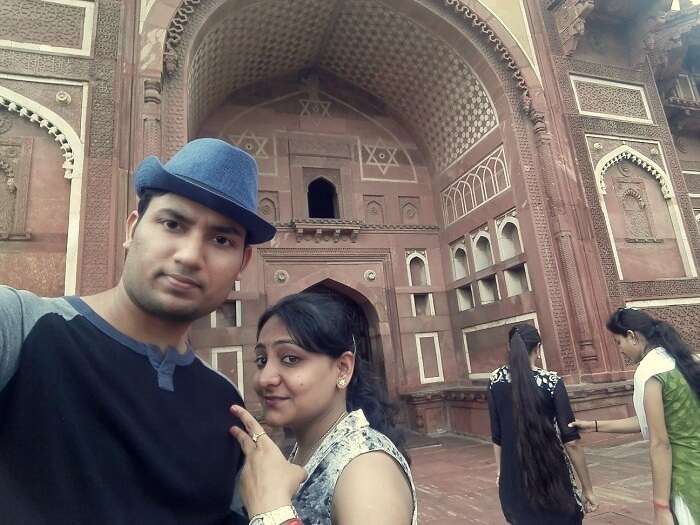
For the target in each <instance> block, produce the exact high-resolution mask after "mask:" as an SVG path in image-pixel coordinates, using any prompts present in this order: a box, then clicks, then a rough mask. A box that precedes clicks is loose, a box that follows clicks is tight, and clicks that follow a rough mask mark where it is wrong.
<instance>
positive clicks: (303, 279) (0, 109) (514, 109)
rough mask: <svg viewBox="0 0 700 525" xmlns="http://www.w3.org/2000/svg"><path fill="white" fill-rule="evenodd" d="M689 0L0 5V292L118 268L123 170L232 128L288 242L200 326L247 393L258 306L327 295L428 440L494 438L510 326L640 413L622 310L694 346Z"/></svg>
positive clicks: (267, 210)
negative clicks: (673, 330) (353, 308)
mask: <svg viewBox="0 0 700 525" xmlns="http://www.w3.org/2000/svg"><path fill="white" fill-rule="evenodd" d="M679 7H680V9H673V10H671V9H670V8H671V6H670V0H668V1H662V0H638V1H635V2H629V1H624V0H606V1H602V0H184V1H183V0H141V1H139V0H121V1H120V0H95V1H93V0H2V2H0V20H2V21H3V22H2V24H1V25H0V282H2V283H6V284H9V285H12V286H15V287H20V288H27V289H30V290H33V291H35V292H37V293H39V294H44V295H62V294H74V293H80V294H89V293H92V292H96V291H99V290H102V289H104V288H106V287H109V286H112V285H114V284H115V282H116V280H117V279H118V276H119V273H120V268H121V262H122V260H123V257H124V250H123V248H122V239H123V237H124V220H125V218H126V215H127V213H128V211H129V210H131V209H132V208H133V207H134V204H135V198H134V195H133V193H132V190H131V175H132V173H133V170H134V168H135V166H136V165H137V164H138V163H139V161H140V160H141V159H142V158H143V157H144V156H146V155H158V156H160V157H161V158H163V159H166V158H168V157H169V156H170V155H172V153H173V152H174V151H175V150H176V149H177V148H178V147H180V146H181V145H182V144H184V143H185V142H186V141H187V140H189V139H192V138H195V137H202V136H213V137H220V138H223V139H224V140H227V141H230V142H232V143H235V144H238V145H239V146H241V147H243V148H245V149H247V150H248V151H249V152H250V153H251V154H252V155H254V156H255V157H256V159H257V160H258V163H259V166H260V173H261V182H260V195H259V200H260V213H261V214H262V215H264V216H265V217H266V218H268V219H269V220H271V221H274V222H275V223H276V224H277V225H278V230H279V233H278V235H277V236H276V237H275V239H274V240H273V241H272V242H270V243H269V244H267V245H263V246H262V247H260V248H258V249H256V251H255V255H254V259H253V262H252V264H251V266H250V268H249V269H248V270H247V271H246V272H245V274H244V275H243V276H242V278H241V281H240V283H239V284H238V285H237V286H236V288H235V289H234V290H231V294H230V297H229V302H227V303H226V304H225V305H224V306H223V307H222V308H221V309H220V310H218V311H217V312H215V313H213V314H212V315H211V316H210V317H208V318H206V319H202V320H200V321H198V322H197V323H196V327H195V330H194V331H193V334H192V336H193V341H194V343H195V345H196V346H197V348H198V350H199V352H200V354H201V355H202V357H203V358H204V359H205V360H207V361H209V362H210V363H211V364H212V365H213V366H215V367H216V368H218V369H220V370H221V371H222V372H224V373H226V374H228V375H229V377H231V379H232V380H233V381H234V382H236V383H237V384H238V386H239V387H240V388H241V389H242V390H243V391H244V392H245V394H246V396H247V397H248V401H249V403H250V404H251V405H252V406H253V407H254V408H255V407H256V406H257V405H256V400H255V396H254V395H252V394H253V393H252V389H251V378H252V374H253V370H254V365H253V359H252V347H253V344H254V340H255V322H256V319H257V317H258V315H259V314H260V313H261V311H262V310H263V309H264V308H265V306H266V305H268V304H270V303H272V302H274V301H277V300H278V299H279V298H281V297H283V296H285V295H287V294H290V293H293V292H299V291H302V290H306V289H309V288H313V289H316V290H325V291H327V292H329V293H339V294H343V295H345V296H346V297H348V298H350V299H351V300H352V301H353V302H354V303H355V304H356V305H357V308H358V311H360V312H361V313H362V319H364V320H365V321H366V322H363V323H362V326H358V334H361V335H362V341H363V346H362V348H363V353H364V354H365V355H366V356H367V358H368V359H370V361H371V362H372V364H373V366H374V367H375V369H376V370H377V372H378V373H379V374H380V376H381V377H382V378H384V379H385V383H386V387H387V389H388V391H389V393H390V394H391V396H392V397H393V398H394V399H395V400H397V401H399V402H400V403H401V406H402V407H403V409H404V414H405V416H406V417H407V418H408V419H409V420H410V422H411V424H412V426H413V427H414V428H416V429H418V430H420V431H428V432H435V431H442V430H452V431H457V432H466V433H481V434H483V433H486V432H488V422H487V417H486V411H485V396H484V392H485V389H484V384H485V383H484V380H485V378H486V377H488V372H489V371H491V370H492V369H494V368H495V367H497V366H498V365H500V364H501V363H502V362H503V360H504V354H505V334H506V332H507V330H508V328H509V326H510V325H512V324H513V323H516V322H529V323H533V324H536V325H537V326H538V327H539V328H540V330H541V331H542V333H543V336H544V349H545V351H544V355H545V359H546V366H547V367H548V368H550V369H554V370H557V371H559V372H560V373H561V374H562V375H564V376H565V377H566V379H567V382H568V383H570V384H571V385H572V387H571V390H572V397H573V398H574V402H575V405H576V408H577V409H578V410H580V411H585V410H595V411H596V413H597V414H601V415H602V414H603V413H604V412H605V413H607V415H626V414H627V410H628V405H629V400H630V388H631V387H630V384H629V379H630V377H631V374H632V370H630V369H629V368H628V367H626V366H625V364H624V363H623V362H622V359H621V358H620V356H619V355H618V352H617V351H616V349H615V348H614V345H613V342H612V340H611V339H610V338H609V337H607V336H606V333H605V329H604V323H605V319H606V317H607V315H608V314H609V312H610V311H611V310H613V309H615V308H617V307H619V306H622V305H630V306H637V307H641V308H648V309H649V311H650V312H652V313H653V314H654V315H656V316H658V317H660V318H663V319H667V320H669V321H671V322H673V323H675V324H676V326H678V327H679V328H680V329H681V330H682V331H683V333H684V334H685V335H686V336H687V337H688V339H689V340H690V341H691V342H693V343H694V344H698V343H700V330H698V328H697V325H698V322H699V321H700V280H698V264H699V263H700V235H699V234H698V226H697V223H696V214H698V215H700V213H699V212H700V133H699V131H700V5H696V6H692V5H691V4H690V3H689V2H688V1H681V2H680V6H679Z"/></svg>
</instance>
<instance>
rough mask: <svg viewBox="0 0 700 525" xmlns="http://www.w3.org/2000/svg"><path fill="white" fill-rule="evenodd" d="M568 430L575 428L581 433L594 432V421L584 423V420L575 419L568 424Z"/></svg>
mask: <svg viewBox="0 0 700 525" xmlns="http://www.w3.org/2000/svg"><path fill="white" fill-rule="evenodd" d="M569 427H570V428H577V429H579V430H582V431H583V432H592V431H594V430H595V421H586V420H584V419H577V420H575V421H572V422H571V423H569Z"/></svg>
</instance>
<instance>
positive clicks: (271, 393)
mask: <svg viewBox="0 0 700 525" xmlns="http://www.w3.org/2000/svg"><path fill="white" fill-rule="evenodd" d="M352 312H353V310H352V309H351V308H350V306H349V304H347V303H346V302H344V301H343V300H342V299H341V298H338V297H334V296H332V295H326V294H312V293H302V294H296V295H291V296H288V297H286V298H284V299H282V300H281V301H280V302H279V303H277V304H276V305H274V306H272V307H271V308H269V309H268V310H267V311H265V313H263V315H262V317H261V318H260V321H259V322H258V342H257V345H256V347H255V362H256V364H257V368H258V370H257V372H256V374H255V379H254V381H255V390H256V393H257V394H258V396H259V397H260V399H261V401H262V404H263V409H264V412H265V421H266V422H267V423H268V424H269V425H271V426H273V427H284V428H286V429H289V430H290V431H291V432H292V434H293V436H294V438H295V439H296V445H295V447H294V450H293V452H292V454H291V456H290V458H289V461H290V462H291V464H292V465H289V464H286V463H285V462H284V461H283V459H282V457H281V453H280V452H279V450H278V449H277V448H276V446H275V445H274V443H272V441H271V440H270V439H269V438H268V437H267V436H265V435H264V432H263V430H262V428H261V427H260V426H259V425H258V424H257V422H255V420H254V419H253V418H252V417H251V416H250V415H249V414H247V413H246V412H245V411H244V410H243V409H240V408H236V409H234V410H233V411H234V414H235V415H236V416H239V417H240V418H241V420H242V421H243V423H244V424H245V426H246V430H247V432H244V431H242V430H241V429H237V428H235V427H234V429H232V432H233V434H234V436H235V437H236V438H237V439H238V440H239V442H240V443H241V446H242V447H243V450H244V452H245V453H246V456H247V460H246V465H245V467H244V469H243V473H242V476H241V485H242V487H241V494H242V497H243V500H244V503H245V504H246V507H247V509H248V512H249V514H251V515H256V514H264V513H266V512H268V511H271V510H274V508H278V507H283V508H286V509H287V511H289V505H290V504H291V505H293V507H294V511H295V512H296V513H297V514H298V516H299V519H300V520H301V521H302V522H303V523H305V524H306V525H312V524H322V525H323V524H329V525H330V524H334V525H349V524H365V525H366V524H380V523H381V524H384V525H394V524H395V525H411V524H414V525H415V524H416V523H417V509H416V498H415V488H414V485H413V480H412V478H411V472H410V469H409V466H408V462H407V458H406V455H405V453H404V452H402V450H401V445H402V443H401V439H400V438H399V436H400V434H399V432H397V429H396V427H395V426H394V425H393V422H392V412H391V410H389V408H390V407H389V405H388V403H386V402H385V401H384V397H385V396H384V395H383V394H382V392H381V390H380V389H379V388H378V387H377V385H376V384H375V383H374V382H373V378H372V376H371V375H370V371H369V369H368V367H367V363H365V362H364V361H363V360H362V359H361V358H360V356H359V355H357V339H356V336H355V334H354V333H353V327H354V326H356V324H357V323H355V319H354V318H353V313H352ZM295 465H298V466H303V467H304V471H305V473H306V474H307V475H308V477H307V478H306V480H305V481H303V482H301V481H302V479H303V478H304V474H303V473H301V472H300V469H299V468H298V467H296V468H295ZM299 482H301V485H300V486H299ZM297 488H298V491H297V490H296V489H297ZM261 523H265V524H266V525H267V523H268V522H263V521H261ZM269 523H273V521H271V520H270V521H269ZM280 523H282V521H280Z"/></svg>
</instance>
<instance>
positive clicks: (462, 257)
mask: <svg viewBox="0 0 700 525" xmlns="http://www.w3.org/2000/svg"><path fill="white" fill-rule="evenodd" d="M452 264H453V266H454V274H455V280H457V279H461V278H462V277H466V276H467V273H468V270H467V268H468V267H467V252H466V251H465V250H464V248H463V247H462V246H459V247H457V248H455V251H454V255H453V256H452Z"/></svg>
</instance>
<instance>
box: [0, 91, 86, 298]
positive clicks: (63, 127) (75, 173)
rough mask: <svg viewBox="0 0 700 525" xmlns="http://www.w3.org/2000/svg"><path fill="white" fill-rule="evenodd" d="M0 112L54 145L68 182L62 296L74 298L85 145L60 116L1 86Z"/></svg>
mask: <svg viewBox="0 0 700 525" xmlns="http://www.w3.org/2000/svg"><path fill="white" fill-rule="evenodd" d="M0 111H8V112H9V113H11V114H13V115H15V116H17V117H19V118H21V119H22V120H24V121H26V122H27V123H30V124H31V125H34V126H37V127H38V128H39V129H41V130H44V131H45V133H46V134H47V135H48V136H49V137H50V139H51V140H52V141H53V142H54V143H55V144H56V148H57V150H58V151H59V152H60V156H61V157H62V158H63V163H62V166H61V167H62V169H63V173H64V177H65V178H66V179H68V180H69V181H70V196H69V202H68V232H67V243H66V262H65V278H64V290H63V292H64V293H65V294H66V295H71V294H74V293H75V292H76V286H77V276H78V254H79V240H80V222H81V205H82V191H83V163H84V157H85V153H84V152H85V145H84V143H83V141H82V140H81V138H80V136H79V135H78V133H76V131H75V130H74V129H73V127H72V126H71V125H70V124H68V122H66V121H65V120H64V119H63V118H62V117H61V116H59V115H58V114H56V113H55V112H54V111H52V110H50V109H49V108H47V107H45V106H43V105H42V104H40V103H38V102H36V101H34V100H32V99H30V98H28V97H25V96H23V95H21V94H19V93H17V92H15V91H12V90H10V89H8V88H6V87H3V86H0Z"/></svg>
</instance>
